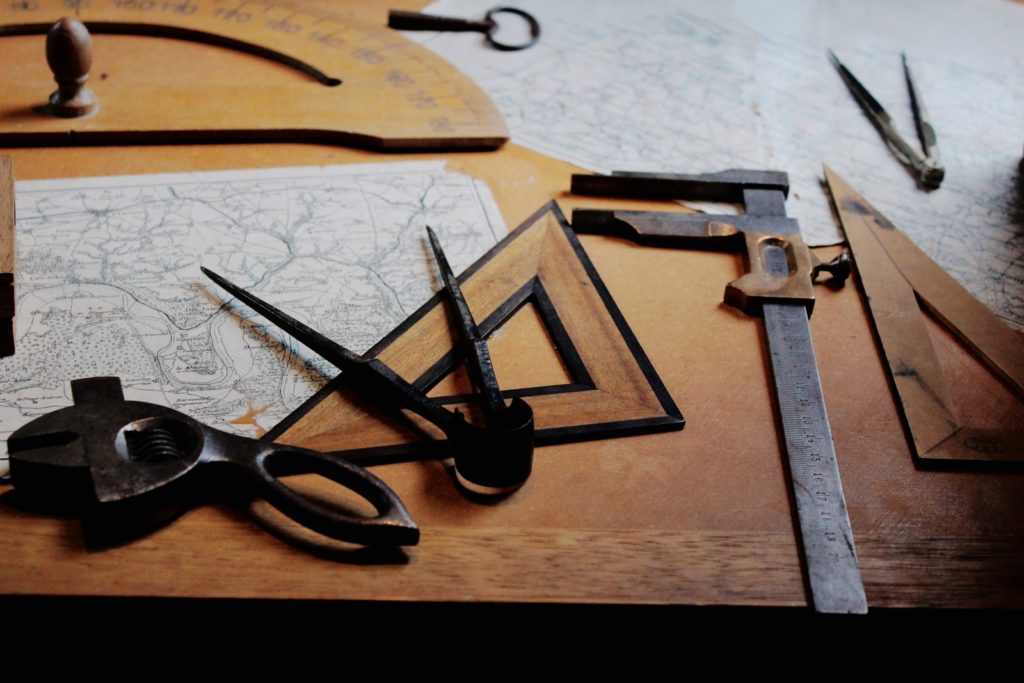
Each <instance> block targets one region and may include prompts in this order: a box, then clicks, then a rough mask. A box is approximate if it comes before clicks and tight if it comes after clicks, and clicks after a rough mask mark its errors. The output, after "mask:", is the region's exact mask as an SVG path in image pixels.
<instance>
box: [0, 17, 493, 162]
mask: <svg viewBox="0 0 1024 683" xmlns="http://www.w3.org/2000/svg"><path fill="white" fill-rule="evenodd" d="M65 16H67V17H73V18H76V19H78V20H80V21H82V22H83V23H84V24H85V25H86V27H87V28H89V30H90V32H91V33H92V35H93V63H92V68H91V70H90V75H89V78H88V82H87V85H88V87H89V88H91V89H92V91H93V92H94V93H95V95H96V98H97V100H98V102H99V108H98V110H97V111H96V112H95V113H92V114H90V115H88V116H84V117H81V118H60V117H57V116H53V115H52V114H49V113H47V111H46V106H45V105H46V104H47V100H48V97H49V95H50V93H51V92H53V91H54V90H55V89H56V84H55V83H54V80H53V78H54V77H53V73H52V72H51V71H50V68H49V67H48V65H47V61H46V55H45V47H44V41H45V34H46V33H47V31H48V30H49V29H50V27H51V26H52V24H53V23H54V22H55V21H57V20H58V19H60V18H61V17H65ZM374 16H375V15H372V14H369V15H368V14H367V12H366V11H365V7H364V6H362V5H361V4H359V3H355V4H352V5H349V4H346V5H344V6H343V7H341V8H337V9H329V8H322V7H314V6H308V5H305V4H303V3H301V2H292V1H291V0H167V1H165V0H18V1H15V2H5V3H3V4H0V51H2V54H3V55H4V65H5V67H4V69H3V71H2V73H0V145H2V146H10V147H14V146H29V145H49V146H55V145H75V144H90V145H93V144H137V143H154V142H156V143H191V142H260V141H285V140H287V141H296V142H318V143H326V144H337V145H346V146H357V147H364V148H369V149H382V150H414V149H443V148H447V149H454V148H476V149H489V148H495V147H498V146H500V145H501V144H502V143H504V142H505V140H507V138H508V130H507V127H506V126H505V122H504V120H503V118H502V116H501V114H500V112H499V111H498V109H497V108H496V107H495V105H494V103H493V102H491V100H490V99H489V98H488V97H487V95H485V94H484V93H483V91H481V90H480V88H479V87H477V85H476V84H475V83H473V81H471V80H470V79H469V78H467V77H466V76H464V75H463V74H462V73H461V72H459V71H458V70H457V69H456V68H455V67H453V66H451V65H450V64H448V63H447V62H445V61H444V60H443V59H441V58H439V57H437V56H435V55H434V54H433V53H431V52H430V51H428V50H427V49H425V48H423V47H421V46H419V45H417V44H416V43H413V42H411V41H409V40H408V39H407V38H405V37H404V36H402V35H401V34H400V33H398V32H397V31H392V30H390V29H388V28H386V27H385V26H384V23H383V20H382V21H381V23H380V24H376V23H374V22H372V21H371V20H372V19H373V17H374ZM367 17H369V19H370V20H368V19H367ZM154 41H159V42H160V43H162V44H161V45H159V46H157V45H156V44H155V42H154ZM168 55H173V58H172V59H168ZM239 55H242V56H244V59H240V57H239ZM225 64H228V65H229V66H228V67H225Z"/></svg>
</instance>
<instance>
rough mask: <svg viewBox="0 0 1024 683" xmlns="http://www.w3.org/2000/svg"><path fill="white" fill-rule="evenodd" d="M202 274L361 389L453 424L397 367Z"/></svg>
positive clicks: (446, 424)
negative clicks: (350, 377) (355, 350)
mask: <svg viewBox="0 0 1024 683" xmlns="http://www.w3.org/2000/svg"><path fill="white" fill-rule="evenodd" d="M200 270H202V271H203V274H204V275H206V276H207V277H208V278H210V279H211V280H213V281H214V282H216V283H217V284H218V285H220V286H221V287H223V288H224V289H226V290H227V291H228V292H230V293H231V295H232V296H235V297H237V298H238V299H239V300H240V301H242V302H244V303H245V304H247V305H248V306H249V307H251V308H252V309H253V310H255V311H256V312H257V313H259V314H260V315H262V316H263V317H265V318H266V319H267V320H269V321H270V322H272V323H274V324H275V325H277V326H278V327H280V328H281V329H282V330H283V331H284V332H286V333H288V334H290V335H291V336H292V337H294V338H295V339H297V340H299V341H300V342H302V343H303V344H305V345H306V346H307V347H309V349H310V350H311V351H313V352H315V353H317V354H318V355H320V356H322V357H323V358H324V360H326V361H328V362H329V363H331V364H332V365H334V366H335V367H337V368H338V369H339V370H341V371H342V372H351V373H352V374H353V375H354V376H355V377H356V378H357V379H358V380H360V382H361V387H362V389H363V391H362V393H371V394H372V396H370V398H373V399H376V400H377V401H378V402H379V403H383V404H388V403H390V404H397V405H399V406H402V407H404V408H408V409H409V410H412V411H413V412H415V413H416V414H417V415H420V416H421V417H423V418H425V419H427V420H429V421H430V422H431V423H433V424H434V425H436V426H437V427H439V428H440V429H441V430H442V431H444V432H445V434H448V431H449V430H450V429H451V428H452V424H453V421H454V420H455V419H456V418H455V415H454V414H453V413H451V412H449V411H448V410H446V409H445V408H444V407H442V406H441V405H440V404H439V403H437V402H435V401H433V400H432V399H430V398H429V397H427V395H426V394H424V393H423V392H422V391H420V390H419V389H417V388H416V387H414V386H413V385H411V384H409V383H408V382H406V381H405V380H404V379H402V377H400V376H399V375H398V373H396V372H395V371H394V370H392V369H391V368H389V367H388V366H387V365H385V364H384V363H382V362H380V361H378V360H376V359H369V360H368V359H366V358H363V357H362V356H360V355H358V354H356V353H353V352H352V351H349V350H348V349H346V348H345V347H344V346H342V345H341V344H338V343H337V342H334V341H331V340H330V339H328V338H327V337H325V336H324V335H322V334H320V333H319V332H317V331H316V330H314V329H313V328H311V327H309V326H308V325H305V324H303V323H301V322H299V321H298V320H296V319H295V318H293V317H292V316H290V315H288V314H287V313H285V312H283V311H281V310H280V309H277V308H275V307H274V306H271V305H270V304H268V303H267V302H265V301H263V300H262V299H260V298H258V297H256V296H254V295H253V294H250V293H249V292H247V291H245V290H244V289H242V288H241V287H239V286H238V285H236V284H233V283H232V282H229V281H228V280H226V279H224V278H223V277H221V276H220V275H218V274H217V273H215V272H213V271H212V270H210V269H208V268H202V267H200Z"/></svg>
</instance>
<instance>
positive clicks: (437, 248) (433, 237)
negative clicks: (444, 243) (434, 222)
mask: <svg viewBox="0 0 1024 683" xmlns="http://www.w3.org/2000/svg"><path fill="white" fill-rule="evenodd" d="M427 239H428V240H430V248H431V249H432V250H433V251H434V260H438V259H440V258H441V257H443V256H444V250H443V249H441V241H440V240H438V239H437V233H436V232H434V229H433V228H431V227H430V226H429V225H428V226H427Z"/></svg>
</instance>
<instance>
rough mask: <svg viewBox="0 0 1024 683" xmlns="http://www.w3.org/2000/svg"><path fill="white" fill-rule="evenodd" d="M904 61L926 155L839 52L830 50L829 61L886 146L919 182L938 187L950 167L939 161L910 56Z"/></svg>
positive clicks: (935, 143) (929, 187) (936, 142)
mask: <svg viewBox="0 0 1024 683" xmlns="http://www.w3.org/2000/svg"><path fill="white" fill-rule="evenodd" d="M901 57H902V60H903V77H904V79H905V80H906V82H907V90H909V91H910V107H911V110H912V112H913V114H914V127H915V128H916V129H917V137H918V140H920V142H921V149H922V150H923V152H924V154H923V155H922V153H921V152H918V151H917V150H916V149H914V147H913V146H912V145H911V144H910V143H909V142H907V141H906V140H904V139H903V137H902V136H901V135H900V134H899V133H897V132H896V128H895V126H893V123H892V117H891V116H889V113H888V112H886V111H885V108H884V107H882V105H881V103H880V102H879V101H878V100H876V99H875V98H874V96H873V95H872V94H871V93H870V92H869V91H868V89H867V88H865V87H864V85H863V84H862V83H861V82H860V81H859V80H857V77H856V76H854V75H853V72H851V71H850V70H849V69H848V68H846V66H845V65H844V64H843V63H842V62H840V61H839V58H838V57H836V55H835V53H834V52H832V51H831V50H829V51H828V58H829V61H831V62H832V66H834V67H835V68H836V71H838V72H839V75H840V76H841V77H842V79H843V83H845V84H846V87H847V89H848V90H849V91H850V94H851V95H853V99H855V100H856V101H857V104H858V105H860V108H861V109H862V110H863V111H864V115H865V116H867V117H868V120H869V121H871V125H872V126H874V127H875V130H877V131H878V133H879V135H881V136H882V140H884V141H885V144H886V146H888V147H889V149H890V150H891V151H892V153H893V154H894V155H895V156H896V158H897V159H898V160H899V162H900V163H901V164H903V165H904V166H905V167H906V168H907V170H908V171H910V172H911V174H913V176H914V178H915V179H916V180H917V182H918V183H919V184H920V185H921V187H923V188H924V189H927V190H934V189H936V188H938V187H939V185H941V184H942V180H943V178H945V177H946V169H945V167H943V166H942V163H941V162H940V160H939V147H938V139H937V137H936V135H935V129H934V128H933V127H932V124H931V123H929V121H928V118H927V117H928V114H927V112H926V111H925V107H924V100H923V99H922V98H921V93H920V91H919V90H918V88H917V86H916V85H915V84H914V77H913V76H912V75H911V73H910V64H908V63H907V55H906V54H903V55H901Z"/></svg>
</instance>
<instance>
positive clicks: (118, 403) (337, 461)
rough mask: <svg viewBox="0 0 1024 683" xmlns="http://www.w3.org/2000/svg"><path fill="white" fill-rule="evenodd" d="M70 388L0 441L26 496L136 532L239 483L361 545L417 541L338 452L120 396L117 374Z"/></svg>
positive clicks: (381, 492) (380, 493)
mask: <svg viewBox="0 0 1024 683" xmlns="http://www.w3.org/2000/svg"><path fill="white" fill-rule="evenodd" d="M71 393H72V396H73V398H74V405H72V406H70V407H67V408H62V409H60V410H57V411H54V412H52V413H48V414H46V415H43V416H42V417H38V418H36V419H35V420H33V421H32V422H30V423H28V424H27V425H25V426H23V427H22V428H20V429H18V430H17V431H16V432H14V434H12V435H11V437H10V439H9V440H8V442H7V448H8V451H9V453H10V460H11V481H12V483H13V484H14V488H15V490H16V491H17V492H18V494H19V495H21V496H24V497H25V500H29V501H33V502H34V503H36V504H42V505H44V506H52V507H58V508H61V509H68V508H71V509H73V510H75V511H78V512H81V513H82V514H83V515H84V516H86V517H91V518H93V519H96V518H101V519H103V520H105V523H107V524H110V523H120V524H122V525H124V526H126V527H128V528H130V529H131V530H132V532H133V533H137V532H139V531H143V530H150V529H152V528H154V527H156V526H158V525H160V524H163V523H166V522H168V521H170V520H171V519H173V518H174V517H176V516H178V515H179V514H181V513H182V512H184V511H185V509H187V508H188V506H189V505H190V504H191V501H193V500H195V499H196V498H197V497H198V496H200V495H209V494H210V493H213V494H216V493H217V492H224V493H225V494H226V493H228V492H230V493H231V494H232V495H237V493H238V492H239V491H244V492H245V493H246V494H252V495H253V496H255V497H259V498H262V499H264V500H266V501H267V502H268V503H270V504H271V505H273V506H274V507H276V508H277V509H278V510H280V511H281V512H282V513H284V514H285V515H287V516H288V517H290V518H291V519H293V520H294V521H296V522H298V523H299V524H301V525H302V526H304V527H307V528H309V529H312V530H313V531H316V532H318V533H320V534H323V535H325V536H329V537H331V538H335V539H339V540H343V541H348V542H352V543H359V544H363V545H414V544H416V543H417V542H418V541H419V529H418V528H417V527H416V524H415V523H414V522H413V521H412V520H411V519H410V518H409V514H408V513H407V512H406V510H405V508H404V507H403V506H402V502H401V501H400V500H399V499H398V496H396V495H395V493H394V492H393V491H392V490H391V489H390V488H388V487H387V485H386V484H384V482H382V481H381V480H380V479H378V478H377V477H375V476H374V475H372V474H370V473H369V472H368V471H366V470H365V469H363V468H362V467H359V466H358V465H354V464H353V463H350V462H348V461H347V460H345V459H344V458H341V457H339V456H337V455H334V454H331V453H318V452H316V451H311V450H307V449H304V448H295V447H292V446H280V445H277V444H272V443H265V442H262V441H255V440H253V439H247V438H245V437H242V436H237V435H234V434H228V433H227V432H222V431H219V430H216V429H213V428H212V427H208V426H206V425H203V424H201V423H199V422H197V421H196V420H194V419H192V418H191V417H189V416H187V415H185V414H183V413H179V412H177V411H176V410H172V409H170V408H166V407H164V406H159V405H155V404H152V403H144V402H141V401H125V400H124V394H123V393H122V390H121V381H120V380H119V379H118V378H117V377H92V378H89V379H79V380H74V381H72V382H71ZM295 473H316V474H319V475H320V476H322V477H325V478H327V479H329V480H331V481H334V482H336V483H337V484H340V485H341V486H343V487H346V488H348V489H351V490H352V491H354V492H355V493H357V494H358V495H359V496H361V497H363V498H364V499H366V500H367V501H368V502H369V503H371V504H372V505H373V507H374V508H375V509H376V511H377V513H378V514H377V516H375V517H363V516H360V515H355V514H350V513H347V512H345V511H343V510H342V509H341V508H338V507H334V506H332V505H329V504H327V503H324V502H322V501H321V500H319V499H317V498H312V497H309V496H306V495H303V494H301V493H299V492H298V491H296V490H294V489H292V488H290V487H288V486H287V485H286V484H284V483H283V482H282V481H281V480H280V479H279V477H281V476H285V475H288V474H295ZM121 533H122V534H123V533H124V532H123V531H122V532H121Z"/></svg>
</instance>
